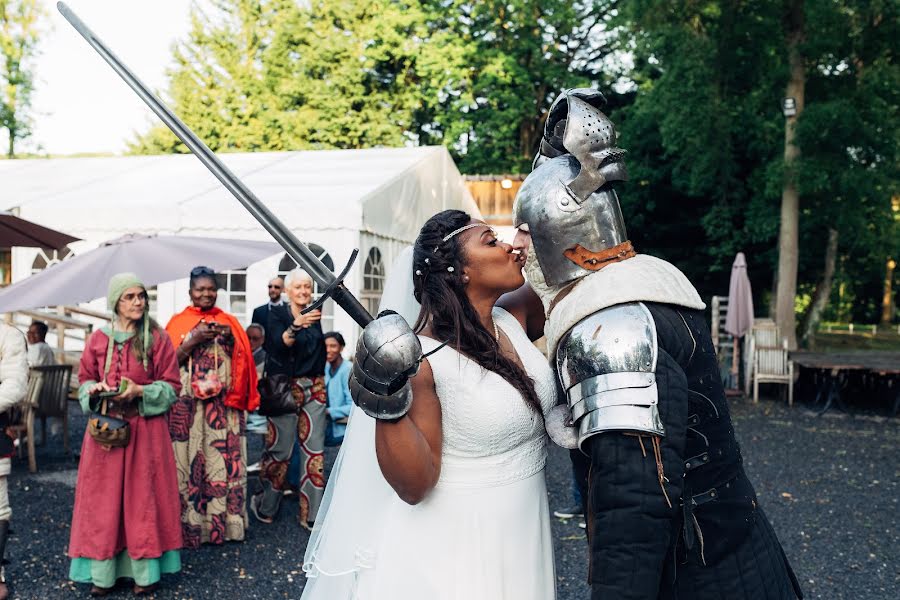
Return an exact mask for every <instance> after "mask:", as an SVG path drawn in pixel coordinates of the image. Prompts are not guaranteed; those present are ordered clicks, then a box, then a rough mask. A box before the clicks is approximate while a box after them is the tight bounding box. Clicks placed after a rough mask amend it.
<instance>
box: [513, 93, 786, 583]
mask: <svg viewBox="0 0 900 600" xmlns="http://www.w3.org/2000/svg"><path fill="white" fill-rule="evenodd" d="M602 103H603V97H602V95H600V94H599V92H596V91H595V90H572V91H569V92H566V93H564V94H563V95H562V96H561V97H560V98H559V99H557V101H556V102H555V103H554V105H553V107H552V108H551V109H550V113H549V115H548V119H547V122H546V128H545V132H544V138H543V140H542V143H541V152H540V154H539V155H538V157H537V158H536V160H535V169H534V171H533V172H532V173H531V174H530V175H529V176H528V178H526V180H525V182H524V183H523V185H522V187H521V189H520V190H519V193H518V195H517V197H516V202H515V207H514V209H513V211H514V217H515V220H516V225H517V226H518V227H519V228H520V231H522V232H523V233H522V235H521V236H520V238H530V248H531V251H530V252H528V254H527V257H526V261H525V270H526V274H527V275H528V280H529V282H530V283H531V285H532V287H533V288H534V290H535V291H536V292H537V293H538V295H539V296H540V297H541V300H542V301H543V303H544V307H545V312H546V314H547V323H546V326H545V334H546V337H547V347H548V348H549V349H551V352H552V355H553V356H554V360H555V363H556V368H557V374H558V376H559V380H560V384H561V387H562V389H563V390H565V392H566V400H567V405H566V406H565V407H558V408H562V410H561V411H560V410H555V411H553V412H552V413H551V415H549V416H548V430H549V431H551V433H552V432H554V431H556V432H557V434H556V435H555V439H557V440H558V441H561V442H562V443H563V444H564V445H566V446H567V447H570V448H574V449H575V450H573V454H574V455H575V457H576V466H579V465H580V467H581V471H582V473H583V475H584V477H583V480H584V488H585V493H584V498H586V511H585V516H586V518H587V521H588V534H589V544H590V557H591V561H590V569H589V580H590V583H591V586H592V598H594V599H595V600H607V599H609V598H615V599H617V600H632V599H633V600H652V599H659V600H669V599H673V600H674V599H692V600H695V599H696V600H726V599H727V600H764V599H766V600H791V599H793V598H798V597H802V594H801V591H800V588H799V585H798V583H797V580H796V578H795V577H794V574H793V572H792V571H791V568H790V565H789V564H788V561H787V559H786V557H785V555H784V552H783V550H782V548H781V545H780V543H779V542H778V539H777V538H776V536H775V533H774V531H773V530H772V527H771V525H770V524H769V521H768V519H767V518H766V516H765V514H764V513H763V511H762V509H761V507H760V506H759V503H758V501H757V499H756V494H755V493H754V491H753V486H752V485H751V484H750V482H749V480H748V479H747V476H746V474H745V473H744V469H743V466H742V458H741V453H740V448H739V447H738V444H737V441H736V439H735V436H734V430H733V427H732V424H731V419H730V416H729V414H728V405H727V403H726V401H725V394H724V390H723V388H722V384H721V381H720V379H719V373H718V366H717V362H716V357H715V350H714V348H713V345H712V340H711V338H710V334H709V331H708V330H707V328H706V325H705V322H704V319H703V313H702V312H701V311H702V309H703V308H704V304H703V302H702V301H701V300H700V297H699V295H698V294H697V292H696V290H695V289H694V287H693V285H691V283H690V282H689V281H688V280H687V278H686V277H685V276H684V275H683V274H682V273H681V272H680V271H679V270H678V269H676V268H675V267H674V266H673V265H671V264H669V263H667V262H665V261H662V260H660V259H657V258H654V257H652V256H648V255H643V254H636V253H635V251H634V249H633V248H632V246H631V242H630V241H629V240H628V237H627V234H626V231H625V225H624V221H623V219H622V213H621V209H620V207H619V203H618V197H617V195H616V192H615V189H614V183H615V182H618V181H624V180H625V179H626V172H625V166H624V163H623V162H622V157H623V155H624V152H623V151H622V150H620V149H619V148H617V147H616V145H615V144H616V132H615V128H614V126H613V124H612V122H610V121H609V119H608V118H607V117H606V116H605V115H604V114H603V113H602V112H600V110H599V106H601V105H602ZM517 245H518V246H520V247H522V249H523V250H525V248H526V244H523V243H521V242H517ZM560 413H562V416H561V417H560V418H559V421H562V422H564V423H566V424H569V425H572V426H571V427H554V424H553V423H552V421H553V418H552V417H553V416H554V415H557V416H558V415H560ZM560 431H561V432H562V435H560V434H559V432H560ZM576 453H577V454H576ZM582 457H583V458H582Z"/></svg>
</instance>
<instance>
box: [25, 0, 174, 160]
mask: <svg viewBox="0 0 900 600" xmlns="http://www.w3.org/2000/svg"><path fill="white" fill-rule="evenodd" d="M41 2H42V4H43V5H44V9H45V13H46V16H45V20H44V28H45V33H44V35H43V41H42V42H41V45H40V56H39V57H38V58H37V60H36V69H35V70H36V75H37V80H36V82H35V92H34V96H33V110H34V117H35V126H34V133H33V135H32V137H31V138H29V139H28V140H26V141H25V142H22V143H21V146H20V147H19V150H21V151H26V152H34V151H38V152H40V153H42V154H43V153H47V154H53V155H61V154H62V155H64V154H75V153H86V152H90V153H93V152H100V153H113V154H121V153H122V152H124V150H125V148H126V143H127V141H128V140H130V139H132V138H133V137H134V133H135V132H137V131H146V130H147V129H148V128H149V127H150V126H151V125H152V124H154V123H157V122H158V120H157V118H156V116H155V115H154V114H153V113H152V112H150V109H149V108H147V106H146V105H145V104H144V103H143V102H142V101H141V100H140V99H139V98H138V97H137V95H136V94H135V93H134V92H133V91H132V90H131V89H130V88H129V87H128V86H127V85H126V84H125V82H124V81H122V80H121V79H120V78H119V76H118V75H116V74H115V72H114V71H113V70H112V68H110V67H109V65H107V64H106V62H105V61H104V60H103V59H102V58H100V55H99V54H97V53H96V52H95V51H94V49H93V48H91V47H90V46H89V45H88V44H87V42H85V41H84V39H83V38H82V37H81V36H80V35H79V34H78V33H77V32H76V31H75V29H73V28H72V26H71V25H69V23H68V21H66V20H65V19H64V18H63V17H62V15H61V14H59V11H57V9H56V2H55V1H51V0H41ZM67 4H68V5H69V8H71V9H72V10H73V11H74V12H75V13H76V14H77V15H78V16H79V17H81V20H82V21H84V22H85V23H86V24H87V26H88V27H90V28H91V29H92V30H93V31H94V33H95V34H96V35H97V36H98V37H99V38H100V39H101V40H103V41H104V42H105V43H106V45H107V46H108V47H109V48H110V49H111V50H112V51H113V53H115V54H116V55H117V56H118V57H119V58H120V59H121V60H122V61H123V62H124V63H125V64H126V65H127V66H128V68H129V69H130V70H131V71H132V72H133V73H134V74H135V75H137V77H138V78H139V79H141V80H143V81H144V83H145V84H147V85H148V86H149V87H150V88H151V89H152V90H157V91H158V90H165V88H166V87H167V86H166V76H165V71H166V69H167V68H168V67H169V66H171V64H172V44H173V43H174V42H175V41H176V40H178V39H183V38H184V37H185V36H186V34H187V31H188V27H189V20H188V16H189V13H190V6H191V1H190V0H68V1H67Z"/></svg>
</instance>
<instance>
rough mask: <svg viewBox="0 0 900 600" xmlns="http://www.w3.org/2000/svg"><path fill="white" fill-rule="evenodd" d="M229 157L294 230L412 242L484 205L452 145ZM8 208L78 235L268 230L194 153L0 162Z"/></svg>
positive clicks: (0, 197) (3, 204)
mask: <svg viewBox="0 0 900 600" xmlns="http://www.w3.org/2000/svg"><path fill="white" fill-rule="evenodd" d="M220 158H221V159H222V161H223V162H224V163H225V164H226V166H228V168H230V169H231V170H232V171H233V172H234V173H235V174H236V175H237V176H238V177H240V178H241V179H242V181H244V183H245V184H246V185H247V186H248V187H249V188H250V189H251V190H252V191H253V192H254V193H255V194H256V195H257V196H258V197H259V198H260V199H261V200H262V201H263V203H265V204H266V206H268V207H269V208H270V209H271V210H272V211H273V212H274V213H275V214H276V215H277V216H278V217H279V218H280V219H281V220H282V221H284V222H285V224H286V225H287V226H288V227H290V228H291V229H293V230H304V229H323V228H337V229H357V230H358V229H364V230H367V231H371V232H373V233H377V234H381V235H385V236H389V237H393V238H397V239H402V240H407V241H410V240H412V239H414V238H415V235H416V233H417V230H418V228H419V227H420V226H421V224H422V222H423V221H424V220H425V219H427V218H428V217H429V216H430V215H432V214H434V213H435V212H438V211H440V210H442V209H444V208H462V209H463V210H469V211H474V212H476V213H477V209H476V208H475V204H474V202H473V201H472V199H471V196H470V195H469V193H468V192H467V191H466V189H465V186H464V184H463V182H462V178H461V177H460V175H459V171H458V170H457V169H456V166H455V164H454V163H453V160H452V158H451V157H450V155H449V153H448V152H447V150H446V149H445V148H444V147H442V146H431V147H414V148H379V149H365V150H325V151H301V152H256V153H243V154H221V155H220ZM0 181H2V182H3V184H2V189H3V193H2V194H0V209H2V208H12V207H20V214H21V215H22V216H27V217H28V218H30V219H34V220H37V221H39V222H41V223H43V224H46V225H48V226H59V227H63V226H64V227H65V228H66V230H67V231H70V232H73V233H76V234H88V235H89V234H90V232H91V231H107V230H110V229H121V228H123V227H126V228H130V229H135V230H140V231H157V232H174V233H181V232H184V233H188V232H192V233H202V232H203V231H210V232H212V231H215V232H228V233H227V235H229V237H231V234H232V233H233V234H235V235H236V234H239V233H244V234H246V232H251V231H257V230H260V226H259V225H258V224H257V223H256V222H255V220H253V218H252V217H251V216H250V215H249V214H248V213H247V212H246V211H245V210H244V208H243V207H242V206H241V205H240V204H239V203H238V201H237V200H236V199H234V197H232V196H231V194H230V193H228V192H227V191H226V190H225V189H224V187H223V186H222V185H221V184H220V183H219V182H218V181H217V180H216V179H215V178H214V176H213V175H212V174H211V173H210V172H208V171H207V170H206V168H204V167H203V166H202V165H201V164H200V162H199V161H198V160H197V159H196V157H194V156H191V155H160V156H128V157H105V158H56V159H30V160H10V161H0Z"/></svg>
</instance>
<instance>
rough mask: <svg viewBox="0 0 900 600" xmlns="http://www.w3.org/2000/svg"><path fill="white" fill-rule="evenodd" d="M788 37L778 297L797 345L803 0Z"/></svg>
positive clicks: (791, 15) (795, 6)
mask: <svg viewBox="0 0 900 600" xmlns="http://www.w3.org/2000/svg"><path fill="white" fill-rule="evenodd" d="M786 8H787V18H786V24H785V39H786V43H787V51H788V63H789V65H790V79H789V80H788V84H787V90H786V93H785V95H786V97H787V98H793V99H794V102H795V104H796V109H797V113H796V114H795V115H793V116H791V117H787V118H786V119H785V125H784V187H783V188H782V192H781V228H780V231H779V233H778V286H777V293H776V297H775V322H776V323H777V324H778V327H779V329H780V330H781V335H783V336H784V337H786V338H787V340H788V346H789V347H790V348H791V349H792V350H793V349H795V348H796V347H797V324H796V316H795V314H794V296H796V294H797V264H798V259H799V254H800V249H799V220H800V195H799V194H798V192H797V181H796V162H797V159H798V158H799V156H800V148H799V147H798V146H797V145H796V141H795V136H796V131H795V128H796V125H797V119H798V117H799V116H800V113H801V112H803V95H804V89H805V84H806V70H805V66H804V64H803V56H802V55H801V54H800V44H801V42H802V41H803V34H804V24H803V0H787V5H786Z"/></svg>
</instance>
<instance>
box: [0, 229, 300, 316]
mask: <svg viewBox="0 0 900 600" xmlns="http://www.w3.org/2000/svg"><path fill="white" fill-rule="evenodd" d="M281 251H282V250H281V247H280V246H279V245H278V244H275V243H273V242H256V241H248V240H232V239H224V238H203V237H187V236H155V235H152V236H149V235H126V236H123V237H120V238H117V239H115V240H111V241H109V242H104V243H103V244H102V245H101V246H100V247H99V248H95V249H94V250H91V251H90V252H85V253H84V254H80V255H77V256H75V257H73V258H71V259H69V260H64V261H62V262H60V263H57V264H55V265H53V266H51V267H49V268H47V269H45V270H43V271H41V272H40V273H38V274H36V275H32V276H31V277H29V278H27V279H24V280H22V281H20V282H18V283H14V284H13V285H10V286H8V287H6V288H4V289H3V290H0V313H5V312H12V311H16V310H26V309H31V308H38V307H42V306H58V305H62V304H78V303H79V302H87V301H89V300H93V299H95V298H100V297H103V296H106V289H107V285H108V283H109V279H110V277H112V276H113V275H115V274H116V273H121V272H123V271H130V272H133V273H136V274H137V275H138V277H140V278H141V280H142V281H143V282H144V284H146V285H148V286H153V285H156V284H158V283H163V282H166V281H173V280H175V279H182V278H184V277H187V276H188V273H190V270H191V269H192V268H193V267H196V266H198V265H204V266H207V267H211V268H212V269H215V270H216V271H224V270H227V269H237V268H242V267H246V266H248V265H251V264H253V263H255V262H257V261H260V260H262V259H264V258H268V257H270V256H272V255H274V254H278V253H279V252H281Z"/></svg>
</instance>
